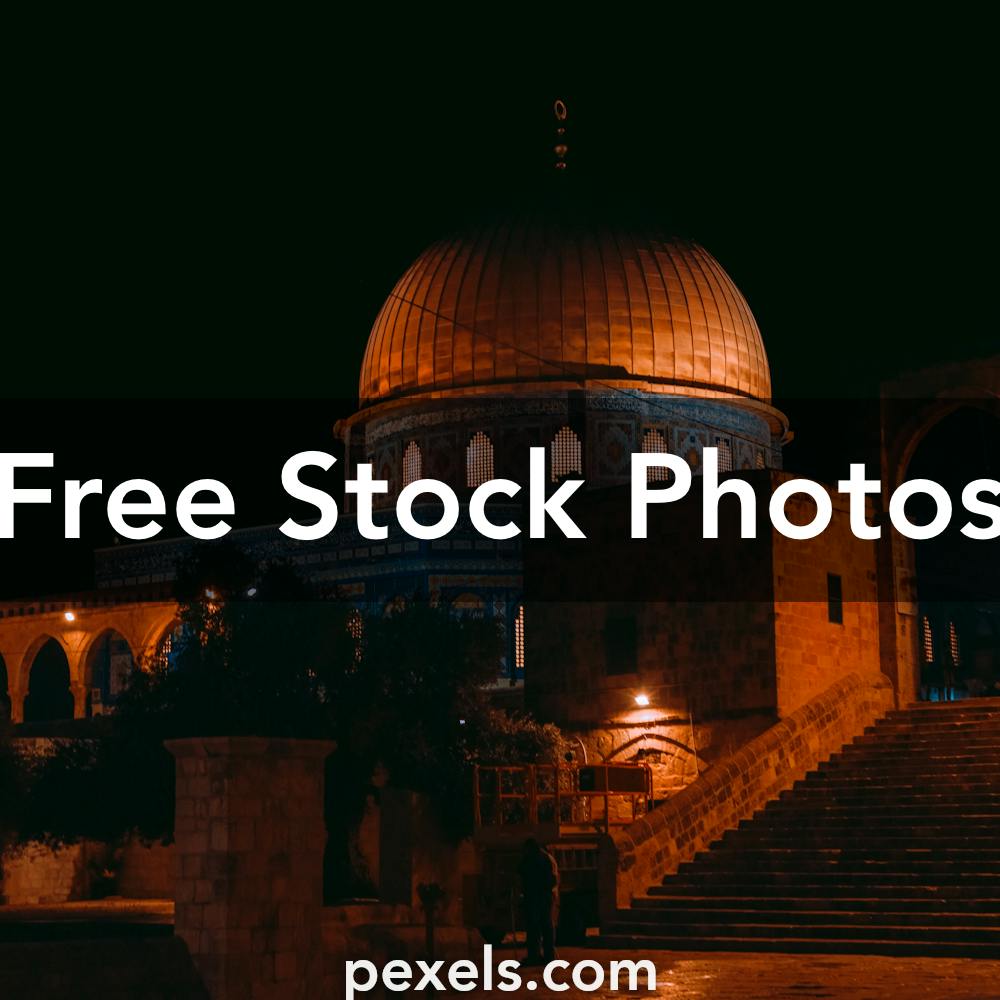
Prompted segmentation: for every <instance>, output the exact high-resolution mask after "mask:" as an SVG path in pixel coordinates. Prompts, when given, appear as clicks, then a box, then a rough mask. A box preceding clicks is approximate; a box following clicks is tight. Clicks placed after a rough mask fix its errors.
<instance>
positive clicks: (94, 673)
mask: <svg viewBox="0 0 1000 1000" xmlns="http://www.w3.org/2000/svg"><path fill="white" fill-rule="evenodd" d="M81 663H82V674H83V677H82V680H83V684H84V688H85V690H86V714H87V716H88V717H90V716H93V715H101V714H103V712H104V711H105V710H107V709H108V708H111V707H113V706H114V703H115V702H116V701H117V700H118V697H119V695H120V694H121V693H122V692H123V691H124V690H125V686H126V685H127V683H128V680H129V677H130V675H131V673H132V671H133V670H134V669H135V666H136V659H135V651H134V649H133V647H132V644H131V643H130V642H129V641H128V639H126V638H125V636H124V635H123V634H122V633H121V632H120V631H118V629H116V628H105V629H102V630H101V631H100V632H98V633H96V634H95V635H93V636H92V637H91V638H90V641H89V643H88V644H87V648H86V650H85V651H84V654H83V657H82V659H81Z"/></svg>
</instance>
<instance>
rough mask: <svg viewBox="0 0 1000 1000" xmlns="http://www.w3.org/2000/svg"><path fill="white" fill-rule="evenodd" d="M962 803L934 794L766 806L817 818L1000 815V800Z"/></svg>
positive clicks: (786, 801) (775, 811)
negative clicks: (886, 801) (892, 801)
mask: <svg viewBox="0 0 1000 1000" xmlns="http://www.w3.org/2000/svg"><path fill="white" fill-rule="evenodd" d="M961 806H962V802H961V800H958V801H954V802H952V801H948V800H947V799H945V798H943V797H942V798H941V799H940V800H939V801H937V802H935V801H933V797H928V798H927V800H926V801H924V802H912V803H910V802H903V803H899V804H896V805H881V806H880V805H879V804H878V802H872V803H870V804H869V805H865V806H864V808H858V807H857V806H856V805H851V804H848V803H837V802H831V803H829V804H823V803H821V802H814V801H805V800H802V801H797V800H795V799H781V800H779V801H777V802H773V803H771V804H770V805H768V807H767V808H768V812H769V813H771V814H778V813H783V812H784V813H789V814H791V815H794V816H799V817H806V816H813V817H814V818H820V817H822V818H825V817H827V816H853V817H854V818H856V819H859V820H860V819H862V818H864V819H865V820H867V819H868V818H869V817H872V816H892V815H897V816H908V817H910V819H911V820H914V821H916V820H917V819H922V818H927V819H934V817H935V815H937V816H940V815H942V814H943V813H948V812H951V813H952V814H953V815H962V816H970V817H971V816H994V817H1000V804H995V803H987V802H970V803H967V804H966V806H965V808H958V809H956V808H955V807H961Z"/></svg>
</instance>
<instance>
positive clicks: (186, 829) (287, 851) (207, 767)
mask: <svg viewBox="0 0 1000 1000" xmlns="http://www.w3.org/2000/svg"><path fill="white" fill-rule="evenodd" d="M333 748H334V744H333V743H330V742H326V741H319V740H284V739H263V738H257V737H238V738H226V737H215V738H195V739H184V740H169V741H168V742H167V749H168V750H169V751H170V752H171V753H172V754H173V755H174V758H175V759H176V762H177V786H176V787H177V814H176V820H175V826H174V836H175V841H176V846H175V851H174V865H175V902H176V916H175V929H176V933H177V935H178V936H179V937H180V938H182V939H183V940H184V941H185V942H186V944H187V946H188V950H189V951H190V953H191V957H192V959H193V961H194V963H195V966H196V967H197V968H198V970H199V972H200V973H201V976H202V978H203V979H204V981H205V985H206V986H207V987H208V990H209V992H210V994H211V996H212V998H213V1000H236V998H239V1000H272V998H274V1000H278V998H279V997H280V998H281V1000H293V998H294V1000H297V998H302V1000H306V998H308V1000H312V998H314V997H317V996H319V995H320V992H319V991H320V988H321V983H322V965H323V956H322V940H321V932H320V919H321V909H322V905H323V849H324V846H325V844H326V827H325V824H324V819H323V771H324V765H323V762H324V760H325V759H326V757H327V756H328V755H329V754H330V752H331V751H332V750H333Z"/></svg>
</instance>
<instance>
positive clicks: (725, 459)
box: [715, 437, 733, 472]
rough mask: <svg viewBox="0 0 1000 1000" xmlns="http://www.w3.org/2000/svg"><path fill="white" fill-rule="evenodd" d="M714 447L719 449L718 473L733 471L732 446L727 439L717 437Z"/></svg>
mask: <svg viewBox="0 0 1000 1000" xmlns="http://www.w3.org/2000/svg"><path fill="white" fill-rule="evenodd" d="M715 447H716V448H718V449H719V451H718V459H719V472H732V471H733V445H732V442H731V441H730V440H729V438H726V437H717V438H716V439H715Z"/></svg>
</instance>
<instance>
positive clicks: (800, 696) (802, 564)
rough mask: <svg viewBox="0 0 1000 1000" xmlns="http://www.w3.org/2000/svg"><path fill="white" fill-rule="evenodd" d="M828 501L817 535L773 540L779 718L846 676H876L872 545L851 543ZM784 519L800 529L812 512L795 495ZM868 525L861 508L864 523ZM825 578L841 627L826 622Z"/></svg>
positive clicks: (841, 510) (845, 523)
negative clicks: (833, 584) (834, 591)
mask: <svg viewBox="0 0 1000 1000" xmlns="http://www.w3.org/2000/svg"><path fill="white" fill-rule="evenodd" d="M779 478H782V479H788V478H791V477H789V476H784V477H779ZM831 500H832V503H833V518H832V520H831V521H830V524H829V526H828V527H827V529H826V530H825V531H824V532H823V533H822V534H820V535H817V536H816V537H815V538H809V539H802V540H792V539H790V538H785V537H784V536H783V535H780V534H778V533H777V532H775V534H774V539H773V546H774V548H773V556H772V558H773V567H774V569H773V571H774V650H775V675H776V686H777V699H778V704H777V708H778V716H779V717H780V718H784V717H786V716H788V715H791V713H792V712H795V711H796V710H797V709H799V708H801V707H802V706H803V705H804V704H805V703H806V702H808V701H810V700H811V699H812V698H815V697H816V696H817V695H818V694H821V693H822V692H823V691H824V690H826V688H828V687H829V686H830V684H832V683H833V682H834V681H836V680H840V679H841V678H842V677H846V676H847V675H848V674H849V673H853V672H857V673H861V674H865V675H868V676H873V677H874V676H876V675H877V674H879V673H880V671H881V664H880V660H879V604H878V600H879V596H878V581H877V552H876V543H875V542H874V541H865V540H864V539H860V538H857V537H856V536H855V535H854V533H853V532H852V531H851V527H850V519H849V507H848V499H847V498H846V497H843V496H841V495H840V494H837V493H831ZM786 512H787V514H788V517H789V519H790V520H791V521H793V522H795V523H805V522H808V521H810V520H811V519H812V518H813V517H814V516H815V504H814V503H813V501H812V500H810V499H808V498H806V497H803V496H802V495H798V496H796V497H794V498H793V499H792V500H790V501H789V503H788V504H787V505H786ZM872 520H873V519H872V517H871V505H869V523H872ZM829 574H833V575H834V576H836V577H839V579H840V587H841V594H842V598H843V599H842V604H841V612H842V618H843V621H841V622H837V621H831V614H830V610H831V609H830V605H829V600H828V598H829V590H828V575H829Z"/></svg>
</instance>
